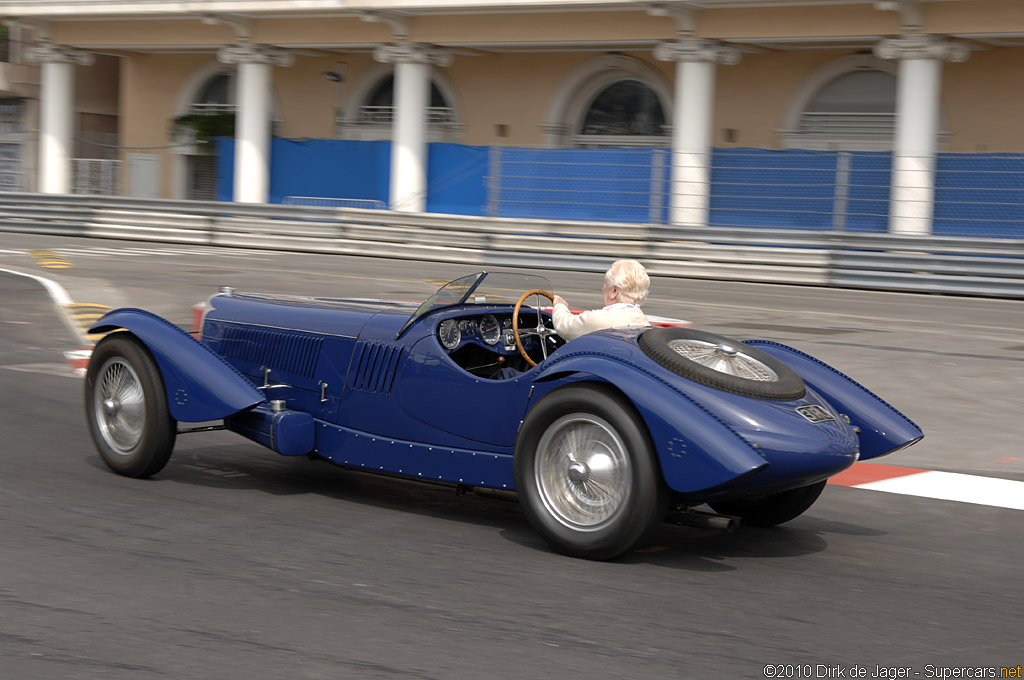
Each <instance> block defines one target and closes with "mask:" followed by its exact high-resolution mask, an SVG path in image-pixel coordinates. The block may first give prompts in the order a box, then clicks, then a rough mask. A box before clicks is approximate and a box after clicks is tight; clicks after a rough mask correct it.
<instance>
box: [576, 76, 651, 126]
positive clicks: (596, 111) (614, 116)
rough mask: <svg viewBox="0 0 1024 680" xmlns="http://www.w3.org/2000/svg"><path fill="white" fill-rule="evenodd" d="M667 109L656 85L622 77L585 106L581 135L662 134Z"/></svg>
mask: <svg viewBox="0 0 1024 680" xmlns="http://www.w3.org/2000/svg"><path fill="white" fill-rule="evenodd" d="M664 132H665V110H664V109H663V108H662V107H661V101H660V100H659V99H658V95H657V94H656V93H655V92H654V90H653V89H651V88H650V87H648V86H647V85H645V84H644V83H642V82H640V81H639V80H620V81H619V82H617V83H614V84H612V85H609V86H608V87H606V88H605V89H604V90H602V91H601V92H600V93H599V94H598V95H597V96H596V97H595V98H594V101H593V102H591V104H590V106H589V107H588V108H587V110H586V115H585V116H584V118H583V123H582V126H581V129H580V130H579V132H578V134H581V135H606V136H607V135H662V134H664Z"/></svg>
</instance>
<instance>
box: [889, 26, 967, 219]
mask: <svg viewBox="0 0 1024 680" xmlns="http://www.w3.org/2000/svg"><path fill="white" fill-rule="evenodd" d="M968 55H969V50H968V49H967V47H966V46H965V45H962V44H959V43H951V42H946V41H944V40H940V39H938V38H935V37H933V36H928V35H908V36H904V37H901V38H892V39H888V40H883V41H881V42H879V43H878V44H877V45H875V56H877V57H878V58H880V59H898V60H899V76H898V79H897V85H896V131H895V138H894V140H893V156H892V192H891V195H890V197H889V233H892V234H911V235H928V234H931V233H932V217H933V214H934V208H935V155H936V152H937V150H938V139H939V137H938V135H939V93H940V90H941V86H942V62H943V61H957V62H959V61H966V60H967V57H968Z"/></svg>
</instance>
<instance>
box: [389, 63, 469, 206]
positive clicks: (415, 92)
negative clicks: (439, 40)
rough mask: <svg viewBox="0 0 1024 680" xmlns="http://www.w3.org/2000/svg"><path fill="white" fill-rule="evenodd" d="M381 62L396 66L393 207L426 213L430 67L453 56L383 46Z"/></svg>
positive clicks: (392, 140)
mask: <svg viewBox="0 0 1024 680" xmlns="http://www.w3.org/2000/svg"><path fill="white" fill-rule="evenodd" d="M373 57H374V59H376V60H377V61H379V62H383V63H386V64H394V65H395V90H394V107H395V118H394V124H393V131H394V132H393V134H392V139H391V190H390V195H389V197H388V202H389V203H390V208H391V209H392V210H400V211H404V212H423V211H424V210H426V207H427V122H428V120H427V113H428V108H429V106H430V68H431V66H450V65H451V63H452V56H451V54H449V53H447V52H444V51H443V50H439V49H435V48H432V47H430V46H429V45H420V44H416V43H398V44H394V45H381V46H379V47H377V49H375V50H374V52H373Z"/></svg>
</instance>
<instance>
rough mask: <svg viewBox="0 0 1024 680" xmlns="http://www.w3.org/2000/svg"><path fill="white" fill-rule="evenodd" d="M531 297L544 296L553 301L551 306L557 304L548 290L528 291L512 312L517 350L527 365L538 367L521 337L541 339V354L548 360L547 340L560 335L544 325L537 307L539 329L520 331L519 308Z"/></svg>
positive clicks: (513, 332)
mask: <svg viewBox="0 0 1024 680" xmlns="http://www.w3.org/2000/svg"><path fill="white" fill-rule="evenodd" d="M531 295H543V296H544V297H546V298H547V299H548V300H551V304H554V303H555V296H554V295H552V294H551V293H549V292H547V291H546V290H541V289H540V288H534V289H533V290H528V291H526V292H525V293H523V294H522V295H520V296H519V300H518V301H517V302H516V308H515V310H514V311H513V312H512V335H514V336H515V339H516V348H517V349H518V350H519V353H520V354H522V355H523V358H524V359H526V363H528V364H530V366H536V365H537V362H536V361H534V360H533V359H531V358H530V355H529V354H527V353H526V348H525V347H523V339H522V337H521V336H527V337H528V336H531V335H536V336H537V337H538V338H539V339H540V351H541V354H543V355H544V358H545V359H547V358H548V345H547V339H548V338H549V337H551V336H552V335H558V333H557V332H556V331H555V329H554V328H551V327H549V326H545V325H544V316H543V315H542V314H541V313H540V307H537V327H536V328H526V329H523V330H522V331H520V330H519V308H520V307H522V306H523V302H525V301H526V298H528V297H530V296H531Z"/></svg>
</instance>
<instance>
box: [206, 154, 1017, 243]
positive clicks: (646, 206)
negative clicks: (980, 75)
mask: <svg viewBox="0 0 1024 680" xmlns="http://www.w3.org/2000/svg"><path fill="white" fill-rule="evenodd" d="M217 150H218V154H219V163H218V187H217V198H218V199H219V200H231V195H232V182H233V169H234V163H233V159H234V140H232V139H220V140H218V144H217ZM390 154H391V143H390V142H386V141H382V142H359V141H341V140H305V141H296V140H287V139H274V140H273V144H272V147H271V158H272V163H271V173H270V200H271V202H272V203H280V202H281V201H282V200H283V199H284V197H285V196H319V197H325V198H346V199H369V200H377V201H382V202H384V203H385V204H386V203H387V201H388V187H389V173H390V163H391V160H390ZM891 164H892V155H891V154H889V153H872V152H845V151H800V150H788V151H773V150H765V149H749V148H741V149H715V150H713V154H712V158H711V197H710V215H709V221H710V224H711V226H723V227H755V228H792V229H810V230H817V231H852V232H874V233H883V232H885V231H886V229H887V226H888V215H889V196H890V183H891ZM670 177H671V155H670V152H669V150H668V149H530V148H511V147H479V146H466V145H460V144H441V143H435V144H431V145H430V152H429V162H428V172H427V185H428V191H427V196H426V199H427V200H426V203H427V211H428V212H438V213H450V214H459V215H488V216H494V217H521V218H534V219H572V220H584V221H610V222H633V223H662V224H663V223H665V222H666V221H667V220H668V210H669V205H670V203H671V200H670V198H671V197H670V193H671V183H670ZM933 229H934V233H935V234H936V235H948V236H982V237H1009V238H1024V157H1022V156H1019V155H1013V154H995V153H993V154H951V153H947V154H940V155H939V157H938V158H937V161H936V173H935V207H934V227H933Z"/></svg>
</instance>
